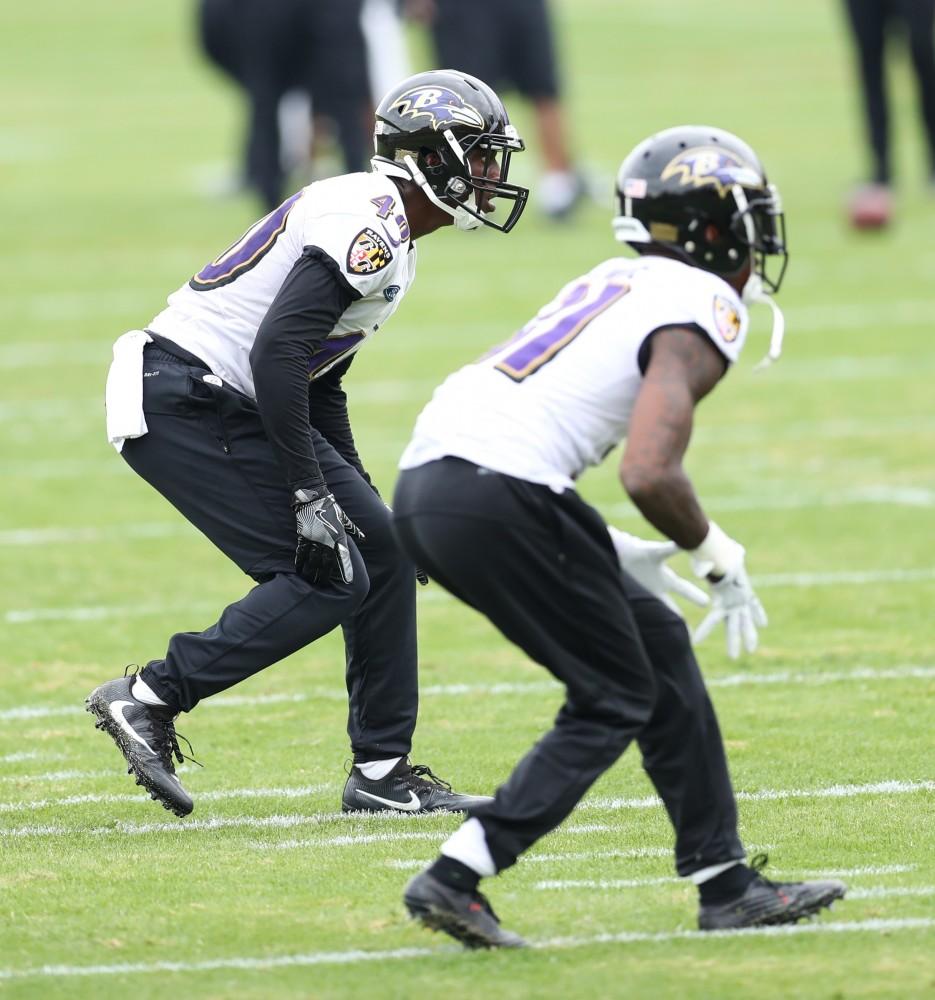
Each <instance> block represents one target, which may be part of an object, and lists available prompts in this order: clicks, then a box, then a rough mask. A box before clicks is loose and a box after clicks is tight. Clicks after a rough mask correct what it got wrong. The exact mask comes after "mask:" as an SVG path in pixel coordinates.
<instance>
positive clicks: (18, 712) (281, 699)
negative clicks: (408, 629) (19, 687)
mask: <svg viewBox="0 0 935 1000" xmlns="http://www.w3.org/2000/svg"><path fill="white" fill-rule="evenodd" d="M339 693H340V696H341V698H342V699H344V698H347V692H346V691H345V692H338V690H337V689H335V691H334V692H333V694H334V696H335V697H337V696H338V694H339ZM331 694H332V692H329V696H330V695H331ZM311 697H314V696H312V695H308V694H305V693H304V692H301V693H295V694H260V695H256V696H255V697H253V698H251V697H249V696H248V695H239V694H219V695H216V696H215V697H214V698H210V699H207V700H205V701H204V702H202V705H206V706H213V707H214V708H240V707H242V706H245V705H278V704H282V703H290V702H299V701H308V700H309V699H310V698H311ZM86 714H87V713H86V710H85V708H84V706H83V705H18V706H16V707H14V708H3V709H0V722H2V721H4V720H6V719H10V720H15V719H43V718H46V717H47V716H58V715H86Z"/></svg>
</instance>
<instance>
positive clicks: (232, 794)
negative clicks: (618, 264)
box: [0, 785, 340, 813]
mask: <svg viewBox="0 0 935 1000" xmlns="http://www.w3.org/2000/svg"><path fill="white" fill-rule="evenodd" d="M338 791H340V789H339V788H338V786H337V785H305V786H304V787H293V788H225V789H219V790H217V791H213V792H197V793H196V796H197V799H198V802H199V803H200V802H223V801H226V800H227V799H304V798H307V797H308V796H310V795H318V794H319V793H320V792H335V793H337V792H338ZM151 802H152V799H151V798H150V797H149V796H148V795H109V794H100V795H95V794H93V793H92V794H89V795H66V796H63V797H62V798H57V799H34V800H32V801H28V802H0V813H11V812H34V811H35V810H36V809H51V808H58V807H60V806H81V805H98V804H106V805H121V804H124V803H139V804H144V805H147V806H148V805H149V804H150V803H151Z"/></svg>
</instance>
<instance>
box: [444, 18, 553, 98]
mask: <svg viewBox="0 0 935 1000" xmlns="http://www.w3.org/2000/svg"><path fill="white" fill-rule="evenodd" d="M435 3H436V10H437V13H436V16H435V21H434V24H433V26H432V31H433V35H434V38H435V49H436V55H437V58H438V62H439V64H440V66H441V67H443V68H445V69H457V70H460V71H461V72H462V73H469V74H470V75H471V76H476V77H478V78H479V79H481V80H483V81H484V83H486V84H487V85H488V86H490V87H493V88H494V90H498V91H499V90H501V89H511V88H512V89H515V90H517V91H518V92H519V93H520V94H522V95H523V96H524V97H528V98H530V99H533V100H535V99H537V98H543V97H546V98H557V97H558V94H559V83H558V72H557V69H556V60H555V45H554V40H553V36H552V27H551V24H550V17H549V10H548V7H547V6H546V0H435Z"/></svg>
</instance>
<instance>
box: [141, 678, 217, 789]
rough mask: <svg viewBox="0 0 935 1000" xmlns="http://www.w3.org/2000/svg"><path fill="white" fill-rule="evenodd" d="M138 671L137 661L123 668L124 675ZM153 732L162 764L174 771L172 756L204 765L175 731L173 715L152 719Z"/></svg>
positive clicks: (187, 741)
mask: <svg viewBox="0 0 935 1000" xmlns="http://www.w3.org/2000/svg"><path fill="white" fill-rule="evenodd" d="M139 671H140V667H139V664H138V663H128V664H127V666H125V667H124V668H123V676H124V677H135V676H136V675H137V674H138V673H139ZM154 722H155V725H154V727H153V728H154V730H155V732H154V734H153V744H154V745H155V748H156V752H157V753H158V754H159V757H160V759H161V760H162V762H163V764H165V766H166V767H167V768H168V769H169V770H170V771H172V772H173V773H174V771H175V768H174V767H173V764H172V758H173V757H175V759H176V760H177V761H178V762H179V763H180V764H182V763H184V762H185V761H186V760H188V761H191V762H192V763H193V764H197V765H198V766H199V767H204V764H202V763H201V761H200V760H196V759H195V757H194V753H195V750H194V747H192V745H191V743H190V741H189V740H188V739H187V738H186V737H184V736H183V735H182V734H181V733H177V732H176V731H175V717H173V718H171V719H156V720H154ZM179 740H183V741H184V742H185V745H186V746H187V747H188V753H187V754H185V753H183V752H182V748H181V747H180V746H179Z"/></svg>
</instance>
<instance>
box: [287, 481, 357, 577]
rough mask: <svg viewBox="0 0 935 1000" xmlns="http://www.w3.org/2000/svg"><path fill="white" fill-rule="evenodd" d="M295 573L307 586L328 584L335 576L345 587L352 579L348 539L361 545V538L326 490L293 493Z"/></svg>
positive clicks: (325, 488)
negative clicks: (295, 538)
mask: <svg viewBox="0 0 935 1000" xmlns="http://www.w3.org/2000/svg"><path fill="white" fill-rule="evenodd" d="M292 509H293V510H294V511H295V531H296V534H297V535H298V543H297V544H296V548H295V570H296V572H297V573H298V574H299V575H300V576H302V577H304V578H305V579H306V580H308V581H309V582H310V583H327V582H328V580H330V579H331V576H332V574H334V573H335V572H337V574H338V576H340V578H341V579H342V580H343V581H344V583H350V582H351V581H352V580H353V579H354V567H353V565H352V564H351V553H350V550H349V549H348V547H347V536H348V535H350V536H351V537H352V538H356V539H357V540H358V541H362V540H363V537H364V534H363V532H362V531H361V530H360V529H359V528H358V527H357V525H355V524H354V522H353V521H352V520H351V519H350V518H349V517H348V516H347V514H345V513H344V511H343V510H341V508H340V507H339V506H338V504H337V503H336V502H335V499H334V497H333V496H332V494H330V493H328V492H327V487H326V486H321V487H319V488H318V489H317V490H296V491H295V493H294V494H293V497H292Z"/></svg>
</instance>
